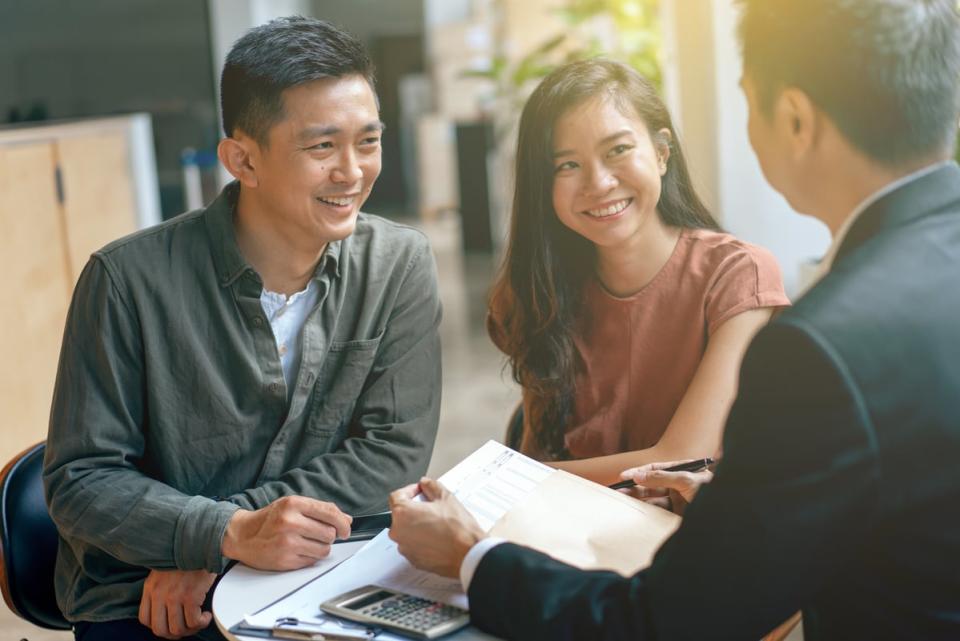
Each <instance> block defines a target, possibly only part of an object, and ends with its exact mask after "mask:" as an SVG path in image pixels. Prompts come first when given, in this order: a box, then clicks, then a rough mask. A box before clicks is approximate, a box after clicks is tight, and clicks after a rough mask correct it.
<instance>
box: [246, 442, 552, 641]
mask: <svg viewBox="0 0 960 641" xmlns="http://www.w3.org/2000/svg"><path fill="white" fill-rule="evenodd" d="M553 474H556V470H554V469H553V468H550V467H548V466H546V465H543V464H542V463H539V462H537V461H534V460H532V459H530V458H528V457H526V456H523V455H522V454H520V453H519V452H515V451H513V450H511V449H509V448H507V447H505V446H503V445H501V444H499V443H497V442H495V441H488V442H487V443H486V444H484V445H483V446H482V447H480V449H478V450H477V451H475V452H474V453H473V454H471V455H470V456H468V457H467V458H465V459H464V460H463V461H461V462H460V463H459V464H457V465H456V466H455V467H454V468H453V469H451V470H450V471H449V472H447V473H446V474H444V475H443V476H441V477H440V479H439V481H440V482H441V483H442V484H443V485H444V487H446V488H447V489H448V490H450V491H451V492H453V493H454V494H455V495H456V497H457V498H458V499H459V500H460V502H461V503H463V505H464V506H465V507H466V509H467V510H468V511H469V512H470V513H471V514H472V515H473V516H474V518H476V519H477V521H478V522H479V523H480V525H481V527H483V529H484V530H485V531H486V530H489V529H490V528H491V527H492V526H493V524H494V523H495V522H497V521H498V520H499V519H500V518H501V517H502V516H503V515H504V514H506V513H507V512H508V511H509V510H510V509H511V508H512V507H514V506H516V505H518V504H520V503H522V502H524V501H525V500H526V499H527V498H528V497H529V496H531V495H532V494H533V492H534V491H535V490H536V488H537V487H538V486H539V485H540V483H541V482H542V481H543V480H545V479H546V478H547V477H549V476H551V475H553ZM368 584H374V585H380V586H383V587H386V588H392V589H394V590H398V591H401V592H405V593H407V594H413V595H415V596H419V597H423V598H425V599H432V600H434V601H442V602H444V603H448V604H450V605H455V606H458V607H461V608H467V595H466V594H464V592H463V589H462V588H461V586H460V582H459V581H458V580H456V579H447V578H444V577H440V576H437V575H436V574H431V573H429V572H423V571H421V570H418V569H416V568H414V567H413V566H412V565H410V564H409V563H408V562H407V560H406V559H404V558H403V557H402V556H400V553H399V552H398V551H397V546H396V544H395V543H394V542H393V541H391V540H390V538H389V537H388V536H387V531H386V530H384V531H383V532H381V533H380V534H378V535H377V536H376V537H374V538H373V539H372V540H371V541H370V542H369V543H368V544H367V545H366V546H364V547H363V548H362V549H361V550H360V551H358V552H357V553H356V554H354V555H353V556H352V557H350V558H349V559H347V560H346V561H344V562H343V563H341V564H340V565H338V566H337V567H335V568H334V569H332V570H330V571H329V572H327V573H326V574H324V575H322V576H320V577H318V578H316V579H314V580H312V581H310V582H309V583H307V584H306V585H304V586H303V587H301V588H300V589H299V590H297V591H295V592H293V593H292V594H290V595H288V596H287V597H285V598H283V599H281V600H279V601H277V602H276V603H274V604H272V605H270V606H268V607H267V608H265V609H263V610H261V611H260V612H258V613H256V614H255V615H250V616H247V617H246V618H245V623H246V624H247V625H249V626H253V627H262V628H269V627H271V626H272V625H274V622H276V621H277V620H280V619H284V618H289V617H293V618H295V619H296V620H297V621H298V622H299V627H300V629H313V630H317V631H327V632H337V633H338V634H344V633H345V632H348V631H347V630H346V629H344V628H349V627H350V624H343V623H338V622H337V621H336V620H335V619H332V618H329V617H326V616H324V615H323V614H322V613H321V612H320V610H319V604H320V603H321V602H323V601H325V600H327V599H331V598H333V597H335V596H337V595H340V594H343V593H344V592H347V591H349V590H353V589H354V588H359V587H362V586H364V585H368ZM337 626H339V627H337ZM354 627H355V626H354ZM357 633H358V635H359V634H362V630H357ZM400 638H402V637H398V636H396V635H390V634H388V633H382V634H380V635H377V639H384V640H386V639H400ZM467 638H474V639H488V638H491V637H488V636H487V635H484V634H482V633H480V632H479V631H477V630H473V629H470V630H466V631H464V632H461V633H458V634H457V639H467Z"/></svg>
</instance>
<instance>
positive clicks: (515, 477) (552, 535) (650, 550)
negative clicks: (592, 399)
mask: <svg viewBox="0 0 960 641" xmlns="http://www.w3.org/2000/svg"><path fill="white" fill-rule="evenodd" d="M439 480H440V482H441V483H442V484H443V485H444V486H445V487H446V488H447V489H449V490H450V491H451V492H453V493H454V494H455V495H456V496H457V498H458V499H459V500H460V502H461V503H463V505H464V506H465V507H466V509H467V510H468V511H469V512H470V513H471V514H472V515H473V516H474V517H475V518H476V519H477V521H478V522H479V523H480V525H481V527H483V529H484V530H485V531H488V532H489V533H490V534H491V535H493V536H499V537H502V538H505V539H507V540H509V541H513V542H515V543H520V544H523V545H528V546H530V547H533V548H535V549H538V550H541V551H543V552H546V553H547V554H550V555H551V556H553V557H555V558H557V559H560V560H561V561H565V562H567V563H570V564H571V565H575V566H577V567H580V568H583V569H609V570H614V571H616V572H619V573H621V574H623V575H630V574H633V573H634V572H636V571H637V570H639V569H641V568H643V567H645V566H647V565H649V563H650V561H651V559H652V558H653V555H654V553H655V552H656V550H657V549H658V548H659V547H660V545H661V543H663V541H664V540H665V539H666V538H667V537H669V536H670V534H671V533H672V532H673V531H674V530H675V529H676V528H677V526H678V525H679V522H680V519H679V517H677V516H675V515H673V514H671V513H670V512H667V511H665V510H662V509H660V508H658V507H654V506H652V505H648V504H646V503H642V502H640V501H636V500H634V499H632V498H629V497H627V496H624V495H623V494H621V493H619V492H616V491H614V490H611V489H609V488H606V487H603V486H601V485H597V484H596V483H592V482H590V481H586V480H584V479H581V478H579V477H576V476H573V475H572V474H568V473H566V472H563V471H559V470H554V469H553V468H550V467H548V466H546V465H544V464H542V463H539V462H537V461H534V460H533V459H530V458H528V457H526V456H524V455H522V454H520V453H519V452H515V451H514V450H511V449H509V448H507V447H505V446H503V445H501V444H499V443H497V442H495V441H489V442H487V443H486V444H485V445H483V446H482V447H481V448H480V449H478V450H477V451H476V452H474V453H473V454H471V455H470V456H468V457H467V458H466V459H464V460H463V461H462V462H461V463H459V464H458V465H457V466H456V467H454V468H453V469H451V470H450V471H449V472H447V473H446V474H444V475H443V476H441V477H440V479H439ZM367 584H374V585H380V586H383V587H386V588H392V589H394V590H398V591H401V592H406V593H408V594H413V595H415V596H419V597H423V598H427V599H433V600H435V601H442V602H444V603H448V604H451V605H456V606H459V607H461V608H467V607H468V603H467V596H466V594H464V592H463V590H462V589H461V587H460V583H459V581H457V580H456V579H446V578H443V577H439V576H437V575H435V574H430V573H428V572H423V571H421V570H417V569H416V568H414V567H413V566H411V565H410V564H409V563H408V562H407V561H406V559H404V558H403V557H402V556H400V553H399V552H398V551H397V546H396V544H395V543H393V541H391V540H390V539H389V538H388V536H387V532H386V531H384V532H381V533H380V534H379V535H377V536H376V537H375V538H373V539H372V540H371V541H370V542H369V543H368V544H367V545H366V546H365V547H364V548H362V549H361V550H360V551H359V552H357V553H356V554H354V555H353V556H352V557H350V558H349V559H347V560H346V561H344V562H343V563H341V564H339V565H338V566H336V567H335V568H334V569H332V570H330V571H329V572H327V573H326V574H324V575H323V576H321V577H319V578H317V579H314V580H312V581H311V582H309V583H307V584H306V585H304V586H303V587H301V588H300V589H299V590H297V591H295V592H293V593H292V594H290V595H288V596H287V597H285V598H283V599H281V600H279V601H277V602H276V603H274V604H272V605H270V606H269V607H267V608H265V609H264V610H262V611H260V612H258V613H257V614H256V615H252V616H248V617H247V619H246V622H247V624H248V625H252V626H257V627H259V626H261V625H263V626H266V625H267V624H270V623H272V622H275V621H278V620H282V619H284V618H293V619H296V620H297V621H299V622H302V623H304V624H306V625H314V626H317V628H322V627H323V626H330V625H333V623H332V621H331V620H330V619H329V618H327V617H325V616H324V615H322V614H321V613H320V611H319V608H318V604H319V603H320V602H322V601H325V600H327V599H329V598H333V597H335V596H337V595H339V594H342V593H344V592H346V591H348V590H352V589H354V588H358V587H362V586H364V585H367ZM328 631H332V630H329V628H328ZM462 634H464V633H461V634H459V635H458V639H459V638H461V635H462ZM468 636H470V638H476V639H482V638H488V637H486V635H482V634H481V633H479V632H477V631H475V630H472V629H471V630H470V631H469V635H468ZM378 638H379V637H378ZM385 638H386V637H385ZM464 638H466V637H464Z"/></svg>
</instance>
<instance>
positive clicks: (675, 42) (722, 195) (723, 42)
mask: <svg viewBox="0 0 960 641" xmlns="http://www.w3.org/2000/svg"><path fill="white" fill-rule="evenodd" d="M664 12H665V18H666V19H665V20H664V24H665V27H666V33H665V34H664V37H665V40H666V42H667V46H666V50H667V70H666V71H667V73H666V76H667V82H666V83H665V88H666V91H667V102H668V105H669V106H670V107H671V110H672V112H673V114H674V116H675V117H677V116H679V118H678V120H680V122H679V123H678V124H677V127H678V129H680V133H681V136H683V141H684V145H685V149H686V151H687V152H688V156H689V158H690V162H691V165H692V170H693V172H694V174H695V177H696V182H697V184H698V187H701V188H703V189H704V191H705V196H706V199H707V201H708V202H710V204H711V205H712V206H713V207H714V209H715V211H716V213H717V215H718V217H719V218H720V220H721V223H722V224H723V226H724V227H726V228H727V229H728V230H729V231H731V232H732V233H734V234H735V235H737V236H739V237H741V238H743V239H744V240H747V241H750V242H753V243H756V244H758V245H762V246H764V247H766V248H767V249H769V250H770V251H772V252H773V253H774V255H775V256H776V257H777V259H778V261H779V262H780V267H781V269H782V270H783V278H784V284H785V285H786V288H787V293H788V295H791V296H794V295H795V294H796V293H797V292H798V291H799V288H800V285H801V278H802V277H801V265H802V264H803V263H805V262H807V261H809V260H811V259H817V258H819V257H821V256H822V255H823V254H824V253H825V251H826V248H827V246H828V245H829V243H830V236H829V233H828V231H827V228H826V227H825V226H824V225H823V224H822V223H820V222H818V221H816V220H814V219H813V218H810V217H808V216H801V215H800V214H797V213H796V212H794V211H793V210H792V209H790V207H789V205H787V203H786V201H785V200H784V199H783V198H782V197H781V196H780V195H779V194H777V193H776V192H775V191H774V190H773V189H772V188H771V187H770V186H769V185H768V184H767V183H766V181H765V180H764V178H763V174H762V173H761V171H760V166H759V164H758V163H757V160H756V157H755V156H754V154H753V151H752V149H751V148H750V143H749V140H748V138H747V105H746V100H745V99H744V97H743V93H742V92H741V91H740V88H739V82H740V73H741V68H742V67H741V61H740V52H739V47H738V44H737V41H736V24H737V13H736V9H735V8H734V6H733V3H732V2H731V0H696V2H691V0H664ZM705 31H706V33H708V35H709V37H703V34H704V32H705ZM691 34H694V37H691Z"/></svg>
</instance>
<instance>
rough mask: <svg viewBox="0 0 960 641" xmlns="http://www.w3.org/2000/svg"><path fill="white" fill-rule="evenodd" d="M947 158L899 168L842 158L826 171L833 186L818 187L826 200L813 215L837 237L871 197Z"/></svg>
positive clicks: (930, 158) (863, 160)
mask: <svg viewBox="0 0 960 641" xmlns="http://www.w3.org/2000/svg"><path fill="white" fill-rule="evenodd" d="M945 160H946V158H945V157H939V156H936V157H929V158H924V159H922V160H917V161H914V162H910V163H905V164H903V165H898V166H896V167H889V166H885V165H880V164H878V163H876V162H875V161H872V160H869V159H866V158H864V157H862V156H860V157H857V158H851V159H845V160H842V161H838V162H836V163H835V165H834V168H833V170H827V171H825V172H823V173H824V176H825V177H826V176H829V177H828V178H825V180H828V181H829V184H830V185H832V188H826V189H822V188H821V189H818V191H819V192H820V193H821V194H822V195H823V202H822V205H821V207H819V208H818V210H817V211H816V212H815V213H814V214H813V215H814V216H815V217H816V218H819V219H820V220H821V221H823V222H824V223H825V224H826V225H827V227H829V228H830V234H831V236H833V237H834V238H836V236H837V233H838V232H839V231H840V230H841V229H842V228H843V226H844V223H846V221H847V219H848V218H850V217H851V216H853V215H855V214H856V213H857V212H858V211H859V209H860V207H861V205H863V203H864V202H866V201H867V199H868V198H870V197H871V196H873V195H874V194H876V193H877V192H879V191H880V190H882V189H883V188H884V187H886V186H888V185H890V184H892V183H894V182H896V181H898V180H900V179H902V178H904V177H906V176H909V175H910V174H913V173H916V172H918V171H920V170H921V169H923V168H925V167H929V166H931V165H934V164H937V163H940V162H943V161H945ZM824 186H826V185H824Z"/></svg>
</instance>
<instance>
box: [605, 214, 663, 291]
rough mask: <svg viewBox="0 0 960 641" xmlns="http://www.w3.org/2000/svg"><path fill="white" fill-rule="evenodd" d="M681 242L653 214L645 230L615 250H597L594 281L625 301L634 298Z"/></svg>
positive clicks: (608, 248) (607, 248)
mask: <svg viewBox="0 0 960 641" xmlns="http://www.w3.org/2000/svg"><path fill="white" fill-rule="evenodd" d="M679 238H680V229H679V228H677V227H670V226H669V225H666V224H665V223H664V222H663V221H662V220H661V219H660V215H659V214H656V213H655V214H654V215H653V216H652V217H651V218H650V221H649V223H648V224H647V225H646V229H643V230H641V232H640V233H638V234H636V235H635V236H634V237H632V238H631V239H630V240H629V241H628V242H626V243H624V244H622V245H618V246H616V247H598V248H597V277H598V278H599V279H600V282H601V283H602V284H603V287H604V289H606V290H607V291H608V292H610V293H611V294H613V295H614V296H617V297H620V298H624V297H626V296H630V295H632V294H636V293H637V292H639V291H640V290H641V289H643V288H644V287H646V286H647V284H648V283H649V282H650V281H652V280H653V278H654V277H655V276H656V275H657V274H658V273H659V272H660V270H661V269H663V266H664V265H666V263H667V261H668V260H670V256H671V255H672V254H673V249H674V247H676V245H677V240H678V239H679Z"/></svg>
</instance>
